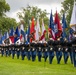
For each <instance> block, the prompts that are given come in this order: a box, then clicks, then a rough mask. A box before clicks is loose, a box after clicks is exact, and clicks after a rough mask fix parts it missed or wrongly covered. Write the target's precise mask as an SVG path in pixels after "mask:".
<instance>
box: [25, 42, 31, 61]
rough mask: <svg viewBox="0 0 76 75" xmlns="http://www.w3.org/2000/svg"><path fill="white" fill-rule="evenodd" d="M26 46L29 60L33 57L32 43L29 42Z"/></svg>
mask: <svg viewBox="0 0 76 75" xmlns="http://www.w3.org/2000/svg"><path fill="white" fill-rule="evenodd" d="M26 46H27V58H28V60H30V59H31V50H30V44H27V45H26Z"/></svg>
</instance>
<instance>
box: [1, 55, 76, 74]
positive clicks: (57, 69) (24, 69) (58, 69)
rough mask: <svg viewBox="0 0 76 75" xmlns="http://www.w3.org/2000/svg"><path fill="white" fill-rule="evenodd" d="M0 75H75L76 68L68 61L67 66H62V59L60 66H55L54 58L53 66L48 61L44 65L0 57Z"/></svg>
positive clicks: (42, 63)
mask: <svg viewBox="0 0 76 75" xmlns="http://www.w3.org/2000/svg"><path fill="white" fill-rule="evenodd" d="M0 75H76V68H75V67H74V66H73V64H71V63H70V59H69V60H68V63H67V64H64V61H63V59H62V60H61V64H57V62H56V58H54V60H53V64H49V61H48V60H47V62H45V63H44V59H43V58H42V62H38V60H37V59H36V61H35V62H32V61H31V60H30V61H28V60H27V58H26V57H25V60H21V58H20V59H17V58H16V57H15V59H12V58H11V57H5V56H4V57H1V56H0Z"/></svg>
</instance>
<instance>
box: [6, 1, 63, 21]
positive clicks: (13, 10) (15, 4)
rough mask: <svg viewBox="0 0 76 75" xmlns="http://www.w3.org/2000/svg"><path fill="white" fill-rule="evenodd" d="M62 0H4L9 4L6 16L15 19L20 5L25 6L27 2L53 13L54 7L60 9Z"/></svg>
mask: <svg viewBox="0 0 76 75" xmlns="http://www.w3.org/2000/svg"><path fill="white" fill-rule="evenodd" d="M62 1H64V0H6V2H7V3H8V4H9V5H10V12H7V13H6V14H7V16H9V17H13V18H15V19H16V20H17V21H19V19H18V18H17V12H19V11H20V10H21V8H22V7H24V8H26V7H27V5H28V4H29V5H30V6H38V8H41V9H42V10H44V9H46V10H47V12H49V13H50V11H51V9H52V11H53V13H55V11H56V9H57V11H58V12H60V10H61V2H62Z"/></svg>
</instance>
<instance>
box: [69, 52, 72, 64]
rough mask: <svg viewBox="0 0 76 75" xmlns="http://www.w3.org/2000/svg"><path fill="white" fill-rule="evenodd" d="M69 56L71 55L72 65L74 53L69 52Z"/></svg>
mask: <svg viewBox="0 0 76 75" xmlns="http://www.w3.org/2000/svg"><path fill="white" fill-rule="evenodd" d="M69 54H70V60H71V64H73V52H69Z"/></svg>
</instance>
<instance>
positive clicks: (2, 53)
mask: <svg viewBox="0 0 76 75" xmlns="http://www.w3.org/2000/svg"><path fill="white" fill-rule="evenodd" d="M3 55H4V46H1V56H2V57H3Z"/></svg>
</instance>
